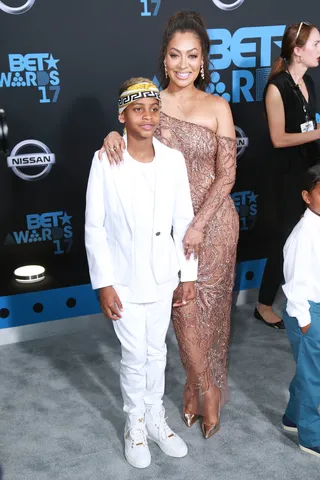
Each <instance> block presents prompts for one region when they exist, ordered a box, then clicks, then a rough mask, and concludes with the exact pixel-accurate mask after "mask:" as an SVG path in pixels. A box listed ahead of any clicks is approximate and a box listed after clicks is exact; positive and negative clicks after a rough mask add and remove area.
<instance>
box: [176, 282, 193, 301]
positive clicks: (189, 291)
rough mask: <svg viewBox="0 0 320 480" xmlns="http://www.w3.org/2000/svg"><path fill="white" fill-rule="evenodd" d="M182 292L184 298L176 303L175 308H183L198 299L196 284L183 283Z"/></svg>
mask: <svg viewBox="0 0 320 480" xmlns="http://www.w3.org/2000/svg"><path fill="white" fill-rule="evenodd" d="M180 291H181V293H182V298H181V300H178V301H177V302H175V303H174V304H173V307H183V306H184V305H187V304H188V303H190V302H191V301H192V300H194V299H195V298H196V288H195V282H183V283H182V290H180Z"/></svg>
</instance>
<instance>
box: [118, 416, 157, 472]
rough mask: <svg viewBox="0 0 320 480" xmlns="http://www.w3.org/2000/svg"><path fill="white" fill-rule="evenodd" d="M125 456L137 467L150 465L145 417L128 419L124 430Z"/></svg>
mask: <svg viewBox="0 0 320 480" xmlns="http://www.w3.org/2000/svg"><path fill="white" fill-rule="evenodd" d="M124 456H125V457H126V460H127V462H128V463H130V465H132V466H133V467H135V468H147V467H149V465H150V463H151V455H150V450H149V447H148V442H147V433H146V428H145V423H144V419H143V418H139V419H136V420H135V421H134V420H132V419H130V418H129V419H128V421H127V423H126V426H125V430H124Z"/></svg>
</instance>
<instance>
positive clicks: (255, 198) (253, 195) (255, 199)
mask: <svg viewBox="0 0 320 480" xmlns="http://www.w3.org/2000/svg"><path fill="white" fill-rule="evenodd" d="M257 196H258V195H255V194H254V192H251V194H250V195H248V199H249V201H250V203H253V202H254V203H256V201H257Z"/></svg>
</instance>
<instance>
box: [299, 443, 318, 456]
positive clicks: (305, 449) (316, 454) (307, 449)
mask: <svg viewBox="0 0 320 480" xmlns="http://www.w3.org/2000/svg"><path fill="white" fill-rule="evenodd" d="M299 447H300V449H301V450H302V451H303V452H305V453H310V455H314V456H315V457H320V453H317V452H314V451H313V450H310V448H306V447H303V446H302V445H299Z"/></svg>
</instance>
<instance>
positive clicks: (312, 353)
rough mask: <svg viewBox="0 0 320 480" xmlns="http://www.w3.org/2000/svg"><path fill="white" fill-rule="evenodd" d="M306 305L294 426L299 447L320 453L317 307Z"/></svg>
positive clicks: (319, 308) (319, 326)
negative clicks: (308, 318) (307, 322)
mask: <svg viewBox="0 0 320 480" xmlns="http://www.w3.org/2000/svg"><path fill="white" fill-rule="evenodd" d="M310 304H311V307H310V312H311V326H310V328H309V330H308V331H307V332H306V333H305V334H303V336H302V340H301V349H300V354H299V357H298V361H297V376H298V378H299V385H298V391H299V397H298V398H299V409H298V419H297V425H298V435H299V443H300V445H301V446H302V447H317V449H318V454H320V304H313V303H312V302H310ZM310 453H312V452H310Z"/></svg>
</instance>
